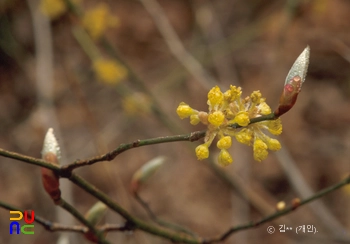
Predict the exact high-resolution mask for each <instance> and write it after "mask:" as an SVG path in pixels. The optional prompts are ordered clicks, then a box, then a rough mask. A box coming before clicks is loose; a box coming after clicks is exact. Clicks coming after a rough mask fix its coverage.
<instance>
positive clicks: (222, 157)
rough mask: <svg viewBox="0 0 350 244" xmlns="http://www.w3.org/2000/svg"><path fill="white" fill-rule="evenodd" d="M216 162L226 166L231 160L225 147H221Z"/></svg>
mask: <svg viewBox="0 0 350 244" xmlns="http://www.w3.org/2000/svg"><path fill="white" fill-rule="evenodd" d="M218 162H219V164H220V165H221V166H227V165H230V164H231V163H232V162H233V159H232V157H231V155H230V153H229V152H228V151H227V150H226V149H222V150H221V151H220V154H219V158H218Z"/></svg>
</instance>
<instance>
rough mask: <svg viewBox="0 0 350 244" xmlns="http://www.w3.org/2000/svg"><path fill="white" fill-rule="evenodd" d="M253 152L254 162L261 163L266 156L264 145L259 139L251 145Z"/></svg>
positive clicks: (265, 146)
mask: <svg viewBox="0 0 350 244" xmlns="http://www.w3.org/2000/svg"><path fill="white" fill-rule="evenodd" d="M253 152H254V159H255V160H256V161H259V162H261V160H264V159H265V158H266V157H267V155H268V152H267V145H266V143H265V142H263V141H262V140H261V139H256V140H255V141H254V145H253Z"/></svg>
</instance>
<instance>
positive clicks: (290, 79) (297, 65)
mask: <svg viewBox="0 0 350 244" xmlns="http://www.w3.org/2000/svg"><path fill="white" fill-rule="evenodd" d="M309 58H310V47H309V46H307V47H306V48H305V49H304V51H303V52H302V53H301V54H300V55H299V57H298V58H297V59H296V60H295V62H294V64H293V66H292V68H291V69H290V70H289V73H288V75H287V77H286V81H285V83H284V88H283V92H282V95H281V97H280V102H279V106H278V108H277V109H276V111H275V116H276V117H280V116H281V115H282V114H284V113H286V112H288V111H289V110H290V109H291V108H292V107H293V106H294V104H295V102H296V100H297V97H298V94H299V93H300V91H301V86H302V85H303V83H304V81H305V78H306V73H307V69H308V66H309Z"/></svg>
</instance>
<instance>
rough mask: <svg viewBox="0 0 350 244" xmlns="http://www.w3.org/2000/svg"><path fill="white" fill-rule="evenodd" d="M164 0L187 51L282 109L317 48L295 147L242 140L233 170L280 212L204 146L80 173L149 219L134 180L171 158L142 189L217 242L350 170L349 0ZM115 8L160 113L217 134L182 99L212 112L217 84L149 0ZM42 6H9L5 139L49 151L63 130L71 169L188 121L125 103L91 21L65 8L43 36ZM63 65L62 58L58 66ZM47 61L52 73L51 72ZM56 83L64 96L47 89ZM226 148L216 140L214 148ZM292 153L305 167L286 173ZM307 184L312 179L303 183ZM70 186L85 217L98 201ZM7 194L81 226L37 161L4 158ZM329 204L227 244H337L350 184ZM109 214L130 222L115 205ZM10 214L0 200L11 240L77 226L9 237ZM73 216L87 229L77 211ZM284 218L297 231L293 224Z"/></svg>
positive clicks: (2, 36)
mask: <svg viewBox="0 0 350 244" xmlns="http://www.w3.org/2000/svg"><path fill="white" fill-rule="evenodd" d="M99 2H100V1H92V0H91V1H88V0H84V1H80V3H79V6H80V8H81V9H82V10H83V11H84V10H85V9H89V8H92V7H94V6H96V5H97V4H98V3H99ZM143 2H144V3H145V2H146V3H147V2H149V1H147V0H144V1H143ZM159 3H160V4H161V7H162V11H164V13H165V14H166V16H167V17H168V19H169V21H170V24H171V26H172V27H173V28H174V30H175V31H176V33H177V35H178V36H179V38H180V40H181V42H182V44H183V45H184V47H185V48H186V50H187V51H188V52H189V53H190V54H192V55H193V56H194V57H195V58H196V59H197V60H198V61H199V62H200V63H201V65H202V67H203V68H204V69H205V71H206V72H207V73H208V74H209V75H210V76H211V77H213V80H215V81H216V82H217V83H216V84H217V85H219V86H220V87H221V88H222V90H226V89H228V87H229V85H230V84H233V85H239V86H242V88H243V95H244V96H246V95H249V94H250V93H251V92H252V91H253V90H260V91H261V92H262V93H263V96H264V97H266V98H267V102H268V104H270V106H271V107H272V108H275V106H276V105H277V104H278V99H279V95H280V92H281V90H282V87H283V82H284V79H285V77H286V75H287V73H288V70H289V68H290V67H291V66H292V64H293V62H294V60H295V59H296V58H297V57H298V55H299V54H300V53H301V52H302V50H303V49H304V48H305V47H306V45H309V46H310V48H311V58H310V65H309V71H308V75H307V78H306V82H305V84H304V85H303V89H302V92H301V94H300V95H299V98H298V101H297V103H296V105H295V107H294V108H293V109H292V110H291V111H289V112H288V113H287V114H285V115H284V116H283V117H282V122H283V133H282V135H281V136H279V138H280V140H281V141H282V143H283V148H284V150H285V151H283V153H287V154H289V155H290V157H291V158H286V156H285V154H276V153H273V152H271V153H270V154H269V157H268V158H267V159H266V160H264V161H263V162H261V163H258V162H255V161H254V160H253V157H252V149H251V148H250V147H247V146H242V145H238V143H237V142H235V143H234V145H233V148H232V150H231V151H230V152H232V154H233V158H234V163H233V164H232V165H231V166H229V167H227V168H224V169H223V170H224V171H225V173H227V174H228V175H229V176H230V177H232V179H236V178H237V179H239V180H240V182H243V185H244V186H245V188H244V189H245V190H246V188H247V189H248V190H249V192H250V191H253V192H254V193H253V196H258V197H261V198H262V199H263V200H264V202H265V203H267V204H268V205H267V206H268V207H270V209H271V208H272V212H268V211H267V212H264V211H263V210H262V209H264V208H263V207H262V206H260V210H259V206H258V207H257V206H256V205H255V206H254V204H251V203H249V202H247V201H245V200H243V198H242V197H241V194H238V192H239V191H242V188H240V190H239V191H238V190H237V189H235V188H233V187H231V186H229V185H228V184H227V183H226V182H225V181H223V180H222V179H221V178H220V177H218V176H217V175H216V174H215V173H213V171H212V170H211V168H210V167H208V162H206V161H203V162H200V161H197V159H196V156H195V154H194V151H192V150H189V145H188V144H190V142H176V143H167V144H161V145H153V146H146V147H141V148H137V149H133V150H130V151H127V152H125V153H123V154H121V155H119V156H118V157H117V158H116V159H115V160H113V161H111V162H102V163H97V164H95V165H93V166H89V167H85V168H81V169H78V170H76V173H77V174H79V175H81V176H82V177H84V178H85V179H86V180H88V181H90V182H91V183H93V184H94V185H95V186H96V187H98V188H100V189H101V190H103V191H104V192H105V193H107V194H109V195H110V196H111V198H112V199H113V200H115V201H116V202H118V203H120V204H121V205H122V206H123V207H124V208H125V209H127V210H128V211H129V212H130V213H132V214H133V215H135V216H137V217H139V218H142V219H145V220H149V218H148V217H147V214H146V212H145V211H144V210H143V209H142V208H141V207H140V205H139V204H138V203H137V202H136V201H135V199H134V198H133V197H132V196H131V194H130V193H129V183H130V180H131V177H132V175H133V173H134V172H135V171H136V170H137V169H138V168H139V167H140V166H141V165H143V164H144V163H145V162H147V161H148V160H150V159H152V158H154V157H156V156H158V155H164V156H166V157H167V158H168V160H167V162H166V164H165V165H164V166H163V167H162V168H161V169H160V170H159V171H158V172H157V173H156V174H155V175H154V176H152V177H151V178H150V179H149V180H148V181H147V182H146V183H145V185H143V187H142V189H141V190H140V195H141V197H142V198H143V199H144V200H145V201H146V202H147V203H148V204H149V206H150V207H151V209H152V210H153V211H154V213H155V214H156V215H157V216H158V217H159V218H161V219H164V220H167V221H169V222H173V223H177V224H179V225H182V226H184V227H186V228H188V229H191V230H192V231H194V232H196V233H197V234H198V235H200V236H202V237H205V238H209V237H214V236H217V235H219V234H221V233H223V232H224V231H226V230H227V229H228V228H230V227H232V226H235V225H241V224H246V223H249V221H251V220H254V221H256V220H259V219H261V218H262V217H264V216H267V215H268V214H269V213H270V214H271V213H273V208H274V206H275V205H276V203H277V202H279V201H285V202H286V203H287V205H290V203H291V201H292V199H293V198H296V197H300V198H303V196H301V193H300V191H303V190H305V189H306V188H307V187H309V188H310V189H311V190H312V191H314V192H316V191H319V190H321V189H323V188H324V187H327V186H330V185H332V184H335V183H336V182H338V181H340V180H341V179H342V178H344V177H345V176H346V174H347V173H349V172H350V162H349V158H350V127H349V124H350V106H349V103H350V101H349V97H350V32H349V30H350V17H349V16H350V1H346V0H305V1H279V0H271V1H262V0H260V1H256V0H255V1H253V0H248V1H237V0H232V1H209V0H204V1H199V0H195V1H180V0H178V1H171V0H160V1H159ZM106 4H107V5H108V7H109V8H110V11H111V13H113V15H114V16H115V17H117V18H118V19H119V26H118V27H116V28H111V29H109V30H108V31H107V33H106V39H107V40H108V41H109V42H110V43H111V44H112V46H113V47H114V48H115V49H116V50H117V51H118V52H119V56H120V58H121V60H122V61H123V62H125V63H127V64H128V65H129V66H130V68H131V69H132V71H133V72H134V74H136V76H137V77H139V82H141V83H142V84H144V86H146V87H147V89H148V90H149V91H150V92H151V94H153V97H154V99H155V100H156V101H157V102H158V104H159V107H158V109H159V110H161V111H163V114H164V115H165V116H166V119H168V120H170V121H171V122H172V123H173V125H175V126H177V127H180V128H181V129H180V130H178V131H179V133H189V132H191V131H196V130H202V129H204V127H203V126H200V125H198V126H191V125H190V124H189V121H188V120H183V121H182V120H180V119H179V118H178V116H177V115H176V108H177V105H178V104H179V103H180V102H181V101H184V102H186V103H188V104H190V105H191V106H192V107H194V108H197V109H199V110H204V111H205V110H206V109H207V105H206V100H207V97H206V95H207V92H208V89H209V88H208V87H210V86H212V85H215V83H210V84H208V83H205V81H203V80H201V81H199V80H198V79H197V78H196V77H194V76H193V74H190V73H189V72H188V69H186V67H184V63H183V62H182V63H181V62H179V61H178V60H177V59H176V58H175V57H174V56H173V55H172V53H171V52H170V51H169V46H167V44H166V42H165V38H164V36H163V35H162V34H161V32H160V31H159V30H158V27H157V25H155V22H154V20H153V19H152V18H151V16H150V14H149V12H148V11H147V10H146V9H145V6H144V5H143V4H142V3H141V2H140V1H136V0H135V1H129V0H127V1H126V0H118V1H106ZM34 5H35V1H31V0H28V1H21V0H13V1H6V0H5V1H1V2H0V15H1V16H0V25H1V26H0V147H1V148H3V149H6V150H10V151H14V152H18V153H21V154H25V155H29V156H32V157H37V158H40V157H41V154H40V152H41V149H42V143H43V138H44V135H45V133H46V131H47V129H48V128H49V127H53V128H54V130H55V131H56V136H57V137H58V140H59V143H60V145H61V148H62V154H63V158H64V161H63V162H62V164H67V163H72V162H73V161H74V160H76V159H86V158H89V157H92V156H95V155H99V154H102V153H105V152H107V151H109V150H112V149H114V148H116V147H117V146H118V145H119V144H121V143H126V142H132V141H134V140H137V139H146V138H152V137H159V136H167V135H173V134H174V130H175V128H174V127H169V126H168V125H166V124H165V123H164V122H162V119H161V117H159V116H157V115H156V114H155V113H152V112H148V113H146V112H145V113H141V112H138V113H136V114H130V112H128V111H126V110H125V108H124V107H123V105H122V104H123V99H125V94H124V95H123V91H121V89H120V85H119V86H118V85H108V84H105V83H103V82H101V81H98V79H97V78H96V75H95V73H94V71H93V69H92V63H91V60H90V59H89V57H88V55H87V54H86V52H85V51H84V49H83V48H82V46H81V44H79V43H78V41H77V39H76V38H75V36H74V34H73V33H74V30H75V28H76V27H77V26H80V21H79V18H78V17H76V16H74V15H73V14H72V13H70V12H66V13H64V14H63V15H61V16H60V17H58V18H57V19H55V20H53V21H51V22H50V25H46V26H45V23H44V24H43V23H42V22H40V20H39V23H36V24H37V25H39V26H41V27H40V28H44V29H42V31H41V32H39V34H38V32H37V31H35V28H33V23H34V22H33V16H34V15H33V13H34V12H35V9H33V6H34ZM30 6H31V7H30ZM45 31H47V32H45ZM40 33H41V34H40ZM43 33H44V34H43ZM38 35H43V36H38ZM48 38H51V39H52V42H51V41H50V40H49V39H48ZM43 40H44V42H41V41H43ZM45 40H46V41H48V43H51V44H52V55H53V56H52V57H51V56H50V55H51V53H49V52H44V53H39V52H38V50H47V49H45V47H43V46H42V45H46V44H45ZM94 43H95V45H96V48H98V50H99V51H100V52H101V53H102V54H103V55H104V57H109V58H113V57H112V55H111V53H110V52H109V51H107V50H106V49H104V47H103V41H101V40H98V41H95V42H93V45H94ZM40 47H41V48H40ZM42 48H43V49H42ZM49 50H50V48H49ZM50 61H52V62H53V66H50V65H48V64H49V63H48V62H50ZM40 65H42V66H44V67H48V68H44V69H43V68H42V67H41V69H40V67H39V66H40ZM45 65H48V66H45ZM185 65H186V64H185ZM51 68H52V70H50V69H51ZM50 72H52V77H53V79H52V82H51V81H50V79H48V80H47V82H44V84H39V83H38V80H40V79H41V80H43V78H42V77H41V78H40V75H44V81H45V79H46V78H45V77H50ZM208 77H209V76H208ZM122 82H123V85H122V86H123V87H124V89H126V88H127V89H128V90H129V91H131V93H130V95H134V94H136V93H137V94H145V90H144V89H142V87H141V86H139V85H137V82H135V78H133V77H132V75H131V72H130V71H129V76H128V78H126V79H124V80H123V81H122ZM50 85H52V86H53V94H52V96H50V94H48V93H49V91H50ZM46 86H48V87H46ZM48 98H49V99H48ZM50 99H51V100H50ZM146 100H147V99H146ZM145 104H146V107H147V102H145ZM199 143H201V142H193V143H192V144H194V145H198V144H199ZM215 153H217V149H215V146H214V145H213V146H212V149H211V154H212V155H214V156H215ZM278 155H279V156H278ZM277 156H278V157H277ZM287 159H292V162H289V163H288V165H287V166H284V167H285V168H284V167H283V166H282V165H283V163H284V165H285V164H286V161H287ZM293 166H294V168H297V169H298V172H299V173H300V175H298V172H294V171H293V170H292V169H294V168H293ZM291 167H292V168H291ZM284 169H285V170H284ZM299 176H301V177H302V178H301V179H302V180H299V179H298V178H297V177H299ZM293 180H294V183H292V182H293ZM295 182H296V183H300V184H301V185H299V189H297V188H298V186H295ZM61 184H62V192H63V196H64V197H65V198H66V199H67V201H69V202H70V203H71V204H72V205H74V206H75V207H76V208H77V209H78V210H79V211H80V212H82V213H85V212H86V211H87V210H88V209H89V208H90V207H91V206H92V205H93V204H94V203H95V201H96V200H95V199H94V198H93V197H91V196H90V195H88V194H87V193H85V192H84V191H82V190H81V189H79V188H77V187H76V186H74V185H73V184H71V183H69V182H68V181H67V180H65V179H62V180H61ZM245 190H243V191H245ZM0 201H2V202H7V203H10V204H12V205H14V206H17V207H20V208H23V209H34V210H35V214H37V215H40V216H42V217H45V218H47V219H48V220H50V221H54V222H60V223H70V222H69V221H71V220H69V218H68V217H67V215H66V214H65V213H64V212H63V211H60V212H57V211H58V210H57V209H58V207H56V206H54V204H53V202H52V201H51V199H50V198H49V197H48V196H47V194H46V193H45V192H44V190H43V187H42V185H41V178H40V169H39V168H38V167H35V166H33V165H29V164H26V163H23V162H19V161H15V160H12V159H8V158H4V157H0ZM317 202H318V205H308V206H303V207H302V208H300V209H298V210H297V211H295V212H292V213H291V214H289V215H287V216H286V217H283V218H281V219H278V220H277V221H274V222H271V223H267V224H263V225H261V226H258V227H257V228H254V229H250V230H246V231H242V232H239V233H237V234H235V235H232V236H231V237H230V238H228V239H227V240H226V241H225V242H224V243H257V242H261V240H264V243H336V241H337V240H339V239H340V238H342V237H341V236H342V235H343V237H344V236H346V233H347V234H348V235H350V208H349V206H350V193H349V190H348V191H346V188H344V189H340V190H338V191H336V192H334V193H332V194H329V195H327V196H325V197H323V198H322V199H320V200H318V201H317ZM258 205H259V203H258ZM265 210H266V208H265ZM329 218H330V219H329ZM104 221H105V222H107V223H116V224H118V223H120V224H122V223H123V219H122V218H120V217H119V216H118V214H116V213H113V212H111V211H109V212H108V214H107V217H106V218H105V219H104ZM9 222H10V221H9V212H8V210H5V209H0V243H9V244H12V243H29V244H31V243H33V244H34V243H35V244H40V243H59V242H58V240H61V242H60V243H67V242H65V241H64V238H65V235H62V233H57V232H55V233H51V232H48V231H46V230H45V229H44V228H43V227H41V226H40V225H39V224H37V223H36V224H35V234H34V235H31V236H28V235H18V236H14V235H9V231H8V226H9ZM72 223H73V224H78V222H77V221H75V220H73V222H72ZM280 224H281V225H282V224H286V227H288V226H289V227H292V228H293V229H292V230H291V231H286V232H285V233H280V232H279V226H278V225H280ZM271 225H272V226H274V227H275V228H276V232H275V233H274V234H268V233H267V231H266V229H267V227H268V226H271ZM301 225H313V226H314V227H315V228H317V231H318V232H317V233H316V234H313V233H299V234H296V232H295V229H296V228H297V227H298V226H301ZM67 238H70V239H71V243H89V242H88V241H87V240H85V239H84V238H83V237H82V236H81V235H80V234H71V235H68V236H67ZM108 239H109V240H110V241H111V242H112V243H170V242H169V241H167V240H165V239H161V238H158V237H154V236H151V235H149V234H145V233H143V232H141V231H136V232H135V233H120V232H114V233H111V234H109V235H108ZM348 241H349V239H348Z"/></svg>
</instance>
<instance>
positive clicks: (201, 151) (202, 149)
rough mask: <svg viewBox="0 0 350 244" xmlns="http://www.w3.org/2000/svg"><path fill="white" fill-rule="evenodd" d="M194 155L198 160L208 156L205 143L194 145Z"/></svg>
mask: <svg viewBox="0 0 350 244" xmlns="http://www.w3.org/2000/svg"><path fill="white" fill-rule="evenodd" d="M196 155H197V159H198V160H203V159H206V158H208V157H209V149H208V145H207V144H206V143H204V144H201V145H199V146H198V147H196Z"/></svg>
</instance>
